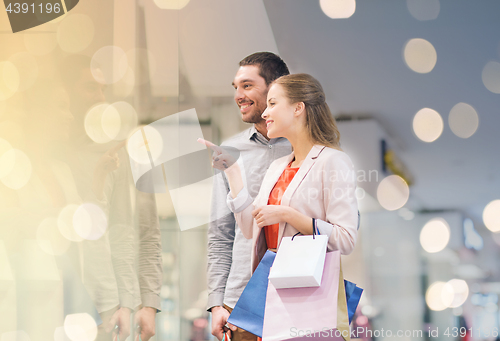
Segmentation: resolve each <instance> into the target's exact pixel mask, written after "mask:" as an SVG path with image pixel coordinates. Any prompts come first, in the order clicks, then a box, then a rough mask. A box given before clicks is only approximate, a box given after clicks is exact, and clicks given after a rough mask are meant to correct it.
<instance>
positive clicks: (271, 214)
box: [252, 205, 288, 228]
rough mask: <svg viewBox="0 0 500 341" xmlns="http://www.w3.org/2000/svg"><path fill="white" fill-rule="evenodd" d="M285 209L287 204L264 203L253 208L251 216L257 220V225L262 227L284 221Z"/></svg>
mask: <svg viewBox="0 0 500 341" xmlns="http://www.w3.org/2000/svg"><path fill="white" fill-rule="evenodd" d="M287 210H288V207H287V206H281V205H266V206H261V207H259V208H256V209H255V210H253V211H252V216H253V217H254V219H255V221H256V222H257V226H258V227H259V228H262V227H264V226H268V225H273V224H278V223H281V222H283V221H285V215H286V213H287Z"/></svg>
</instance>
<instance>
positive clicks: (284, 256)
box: [269, 235, 328, 289]
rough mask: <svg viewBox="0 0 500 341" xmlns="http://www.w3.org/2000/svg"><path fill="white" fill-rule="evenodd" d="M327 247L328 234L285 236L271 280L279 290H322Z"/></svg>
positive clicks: (270, 276)
mask: <svg viewBox="0 0 500 341" xmlns="http://www.w3.org/2000/svg"><path fill="white" fill-rule="evenodd" d="M327 244H328V236H326V235H319V236H318V235H309V236H293V237H284V238H283V239H282V240H281V243H280V247H279V249H278V253H277V255H276V259H275V260H274V263H273V266H272V268H271V272H270V273H269V281H270V282H271V283H272V284H273V286H274V287H275V288H276V289H287V288H306V287H319V286H320V284H321V277H322V276H323V268H324V264H325V256H326V246H327Z"/></svg>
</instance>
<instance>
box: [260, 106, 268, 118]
mask: <svg viewBox="0 0 500 341" xmlns="http://www.w3.org/2000/svg"><path fill="white" fill-rule="evenodd" d="M267 116H269V115H268V114H267V108H266V110H264V112H263V113H262V115H261V116H260V117H262V118H263V119H266V118H267Z"/></svg>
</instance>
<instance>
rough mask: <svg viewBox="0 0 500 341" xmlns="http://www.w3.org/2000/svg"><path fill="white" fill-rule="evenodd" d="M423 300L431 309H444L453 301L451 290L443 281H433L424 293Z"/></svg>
mask: <svg viewBox="0 0 500 341" xmlns="http://www.w3.org/2000/svg"><path fill="white" fill-rule="evenodd" d="M425 301H426V302H427V305H428V306H429V308H430V309H431V310H434V311H441V310H445V309H446V308H448V307H449V306H450V304H451V303H452V302H453V290H452V289H451V287H450V286H447V285H446V283H444V282H434V283H432V284H431V286H430V287H429V288H428V289H427V292H426V293H425Z"/></svg>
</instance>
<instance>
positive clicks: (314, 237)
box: [292, 218, 316, 241]
mask: <svg viewBox="0 0 500 341" xmlns="http://www.w3.org/2000/svg"><path fill="white" fill-rule="evenodd" d="M312 224H313V234H312V236H313V239H316V219H314V218H312ZM298 234H302V233H300V232H297V233H295V234H294V235H293V237H292V241H293V238H295V236H296V235H298Z"/></svg>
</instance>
